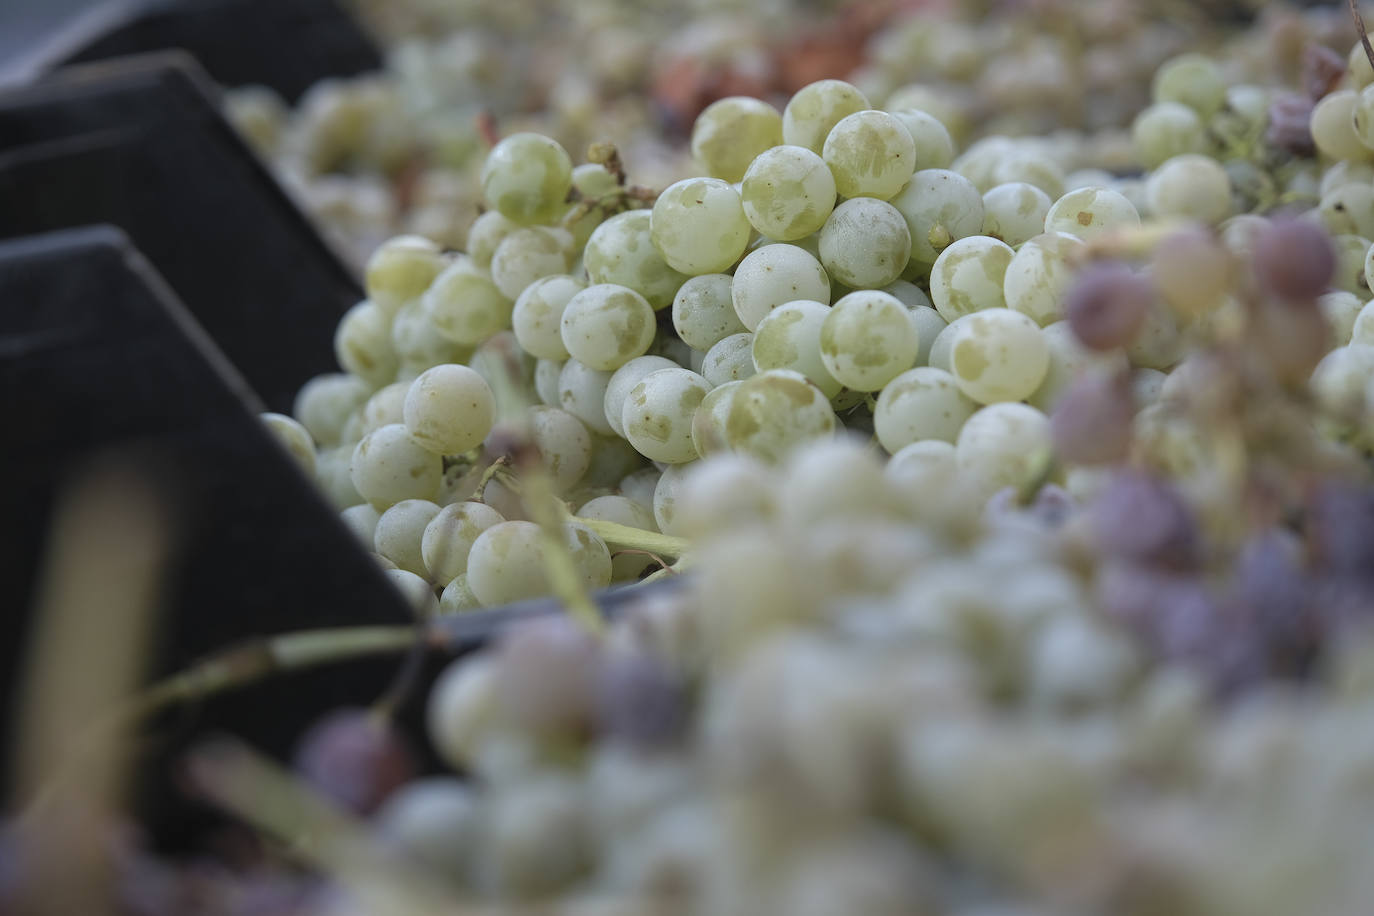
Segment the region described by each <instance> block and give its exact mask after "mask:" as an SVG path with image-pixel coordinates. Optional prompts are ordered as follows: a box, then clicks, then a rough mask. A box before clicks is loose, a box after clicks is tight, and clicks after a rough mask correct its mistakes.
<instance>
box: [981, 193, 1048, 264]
mask: <svg viewBox="0 0 1374 916" xmlns="http://www.w3.org/2000/svg"><path fill="white" fill-rule="evenodd" d="M1052 204H1053V201H1051V200H1050V196H1049V195H1048V194H1046V193H1045V192H1044V191H1042V190H1040V189H1039V188H1037V187H1035V186H1034V185H1031V184H1026V183H1025V182H1024V181H1013V182H1008V183H1007V184H999V185H997V186H996V187H994V188H993V189H992V190H990V191H988V192H987V193H986V194H984V195H983V230H982V233H981V234H982V235H987V236H991V237H992V238H995V239H999V240H1001V241H1003V242H1006V243H1007V244H1008V245H1010V246H1011V247H1012V248H1016V247H1017V246H1019V245H1020V244H1021V243H1022V242H1025V241H1028V240H1029V239H1031V238H1032V237H1034V236H1038V235H1040V234H1041V233H1043V232H1044V229H1045V217H1046V216H1048V215H1049V212H1050V206H1051V205H1052Z"/></svg>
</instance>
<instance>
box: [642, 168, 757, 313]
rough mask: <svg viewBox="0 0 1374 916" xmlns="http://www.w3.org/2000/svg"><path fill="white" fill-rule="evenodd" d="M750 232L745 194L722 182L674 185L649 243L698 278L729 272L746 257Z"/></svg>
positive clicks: (661, 199)
mask: <svg viewBox="0 0 1374 916" xmlns="http://www.w3.org/2000/svg"><path fill="white" fill-rule="evenodd" d="M749 232H750V226H749V220H747V219H745V216H744V205H743V204H742V203H741V201H740V195H739V192H738V191H736V190H735V189H734V188H733V187H732V186H731V185H730V184H728V183H727V182H724V181H721V180H720V179H719V178H684V179H683V180H682V181H679V182H676V183H674V184H671V185H669V186H668V187H667V188H665V189H664V190H663V192H662V193H660V194H659V195H658V199H657V200H655V201H654V208H653V211H652V213H651V214H650V220H649V237H650V238H651V239H652V241H653V245H654V247H655V248H657V249H658V253H659V254H661V255H663V260H664V261H666V262H667V263H668V266H670V267H672V268H673V269H674V270H678V271H681V272H682V273H684V274H688V275H692V276H694V275H696V274H714V273H721V272H722V271H725V270H728V269H729V268H730V267H731V266H732V265H733V264H734V263H735V262H736V261H738V260H739V258H740V255H742V254H744V249H745V248H746V247H747V246H748V244H749ZM674 292H676V290H674ZM671 301H672V300H671V299H670V300H669V303H671Z"/></svg>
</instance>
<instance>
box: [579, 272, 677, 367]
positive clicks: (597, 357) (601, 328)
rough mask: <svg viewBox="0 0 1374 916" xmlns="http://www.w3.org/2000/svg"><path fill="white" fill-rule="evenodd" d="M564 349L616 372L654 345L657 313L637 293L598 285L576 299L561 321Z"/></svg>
mask: <svg viewBox="0 0 1374 916" xmlns="http://www.w3.org/2000/svg"><path fill="white" fill-rule="evenodd" d="M559 327H560V333H561V335H562V337H563V346H564V347H566V348H567V350H568V353H570V354H571V355H572V357H573V358H574V359H577V360H579V361H581V362H583V363H585V364H587V365H588V366H590V367H591V368H593V369H599V370H601V371H603V372H612V371H614V370H616V369H619V368H620V367H621V366H623V365H625V364H626V363H627V362H629V361H630V360H632V359H634V358H635V357H636V356H643V355H644V353H645V352H647V351H648V349H649V345H650V344H652V343H653V340H654V332H655V330H656V329H657V325H656V324H655V322H654V309H653V306H651V305H649V303H648V301H647V300H646V299H645V298H644V297H643V296H641V295H640V294H639V293H637V292H635V291H634V290H632V289H630V288H628V287H625V286H617V285H616V284H614V283H598V284H596V285H594V286H589V287H587V288H586V289H584V290H582V291H580V292H578V293H576V294H574V295H573V297H572V298H571V299H569V300H568V303H567V305H566V306H564V308H563V316H562V318H561V319H560V321H559Z"/></svg>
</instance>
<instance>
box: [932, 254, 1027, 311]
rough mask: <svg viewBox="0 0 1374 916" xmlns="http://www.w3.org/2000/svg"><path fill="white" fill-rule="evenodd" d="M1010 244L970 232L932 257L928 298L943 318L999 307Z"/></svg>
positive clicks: (1009, 261) (1009, 260) (1001, 305)
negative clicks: (933, 258) (937, 255)
mask: <svg viewBox="0 0 1374 916" xmlns="http://www.w3.org/2000/svg"><path fill="white" fill-rule="evenodd" d="M1013 254H1014V252H1013V251H1012V250H1011V246H1010V245H1008V244H1006V243H1005V242H1000V241H998V240H997V239H994V238H989V237H988V236H985V235H971V236H968V237H967V238H962V239H959V240H958V241H957V242H954V243H953V244H951V245H950V246H949V247H947V248H946V249H945V250H944V251H942V252H941V253H940V256H939V257H938V258H936V259H935V266H934V267H932V268H931V271H930V298H931V301H932V302H934V303H935V309H936V310H937V311H938V312H939V313H940V317H941V318H943V319H945V321H954V320H955V319H956V318H962V317H963V316H965V315H968V314H970V313H972V312H976V311H979V310H981V309H991V308H1002V307H1003V306H1004V305H1006V299H1005V297H1004V294H1003V292H1002V286H1003V283H1004V281H1005V278H1006V273H1007V265H1009V264H1010V263H1011V259H1012V256H1013Z"/></svg>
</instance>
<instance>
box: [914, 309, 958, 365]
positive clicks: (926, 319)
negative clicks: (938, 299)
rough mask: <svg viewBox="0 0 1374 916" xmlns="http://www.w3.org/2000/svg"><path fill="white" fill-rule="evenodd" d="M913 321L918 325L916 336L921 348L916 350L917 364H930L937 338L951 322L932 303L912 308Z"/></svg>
mask: <svg viewBox="0 0 1374 916" xmlns="http://www.w3.org/2000/svg"><path fill="white" fill-rule="evenodd" d="M911 323H912V324H913V325H915V326H916V336H917V338H918V339H919V340H920V342H921V345H920V348H919V349H917V351H916V365H918V366H927V365H930V351H931V350H932V349H933V348H934V346H935V338H937V337H939V336H940V334H941V333H943V332H944V330H945V328H947V327H949V324H948V323H947V322H946V321H945V319H944V318H942V317H941V316H940V313H939V312H937V311H936V310H935V307H934V306H931V305H918V306H915V307H914V308H912V309H911Z"/></svg>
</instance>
